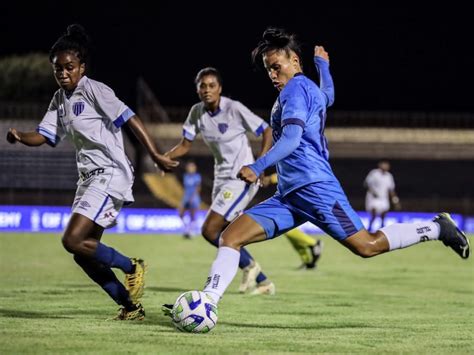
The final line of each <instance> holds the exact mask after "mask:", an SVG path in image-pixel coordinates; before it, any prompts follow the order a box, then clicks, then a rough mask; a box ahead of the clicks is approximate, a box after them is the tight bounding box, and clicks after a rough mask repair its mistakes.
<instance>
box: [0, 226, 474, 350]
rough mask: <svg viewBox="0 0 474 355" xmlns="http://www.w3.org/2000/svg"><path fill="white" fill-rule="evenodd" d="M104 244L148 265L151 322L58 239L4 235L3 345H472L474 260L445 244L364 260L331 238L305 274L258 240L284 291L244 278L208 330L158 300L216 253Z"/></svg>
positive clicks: (169, 244)
mask: <svg viewBox="0 0 474 355" xmlns="http://www.w3.org/2000/svg"><path fill="white" fill-rule="evenodd" d="M103 240H104V242H105V243H106V244H108V245H110V246H113V247H116V248H117V249H119V250H120V251H122V252H123V253H124V254H126V255H129V256H139V257H143V258H144V259H145V260H146V262H147V263H148V265H149V268H148V273H147V279H146V283H147V288H146V292H145V296H144V298H143V304H144V306H145V309H146V312H147V318H146V320H145V321H143V322H114V321H106V319H107V318H110V317H112V316H114V315H115V313H116V309H117V307H116V305H115V304H114V303H113V302H112V301H111V300H110V299H109V298H108V296H107V295H106V294H105V293H104V292H103V291H102V290H100V289H99V287H98V286H96V285H95V284H93V283H92V281H90V280H89V279H88V278H87V276H86V275H85V274H84V273H83V272H82V271H81V270H80V269H79V267H78V266H76V265H75V263H74V262H73V260H72V257H71V255H69V254H68V253H66V252H65V251H64V250H63V249H62V246H61V242H60V236H59V235H45V234H25V235H22V234H2V235H0V281H1V285H2V287H1V289H0V353H2V354H10V353H22V354H23V353H101V354H102V353H203V354H208V353H219V354H220V353H262V352H264V353H289V352H298V353H320V352H338V353H354V352H359V353H369V352H370V353H381V352H390V353H399V352H408V353H474V342H473V340H474V323H473V313H474V262H473V258H472V257H471V259H469V260H467V261H465V260H461V259H460V258H459V257H458V256H457V255H455V254H454V253H453V252H452V251H451V250H450V249H448V248H446V247H444V246H443V245H442V243H439V242H428V243H423V244H421V245H417V246H415V247H412V248H409V249H405V250H400V251H396V252H393V253H389V254H386V255H381V256H378V257H376V258H373V259H365V260H364V259H361V258H359V257H356V256H355V255H353V254H351V253H350V252H349V251H347V250H346V249H345V248H344V247H342V246H341V245H339V244H338V243H337V242H334V241H333V240H331V239H330V238H328V237H324V241H325V249H324V251H323V256H322V258H321V261H320V264H319V268H318V270H316V271H301V270H296V267H297V266H298V264H299V260H298V257H297V255H296V253H295V252H294V251H293V250H292V249H291V246H290V244H289V243H288V242H287V241H286V240H285V239H284V238H283V237H280V238H279V239H277V240H274V241H269V242H265V243H260V244H257V245H252V246H251V247H250V251H251V252H252V253H253V254H254V256H255V257H256V259H257V260H258V261H259V262H260V264H261V265H262V267H263V269H264V271H265V272H266V273H267V275H268V276H269V277H270V278H271V279H272V280H273V281H274V282H275V284H276V286H277V295H276V296H273V297H268V296H267V297H263V296H248V295H239V294H238V293H237V292H236V290H237V287H238V282H239V280H240V277H241V274H240V273H239V274H237V277H236V279H235V280H234V283H233V284H232V285H231V286H230V288H229V291H228V292H227V293H226V295H225V297H224V299H223V300H222V301H221V303H220V304H219V321H218V325H217V327H216V328H215V329H214V330H213V331H212V332H211V333H209V334H206V335H201V334H183V333H179V332H177V331H176V330H174V328H173V326H172V325H171V324H170V321H169V320H168V318H165V317H164V316H163V315H161V312H160V306H161V304H162V303H170V302H174V300H175V299H176V297H177V296H178V294H179V293H181V292H183V291H187V290H191V289H201V287H202V285H203V284H204V281H205V279H206V276H207V272H208V269H209V266H210V264H211V262H212V260H213V258H214V256H215V249H213V248H211V247H210V246H209V245H208V244H207V243H206V242H204V240H203V239H202V238H197V239H194V240H183V239H182V238H181V237H178V236H152V235H126V236H121V235H106V236H104V239H103ZM120 278H123V277H122V275H120Z"/></svg>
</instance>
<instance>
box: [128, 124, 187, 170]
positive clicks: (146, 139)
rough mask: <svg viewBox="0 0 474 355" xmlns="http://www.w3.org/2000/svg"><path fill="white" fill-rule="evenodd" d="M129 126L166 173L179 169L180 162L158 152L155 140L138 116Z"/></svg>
mask: <svg viewBox="0 0 474 355" xmlns="http://www.w3.org/2000/svg"><path fill="white" fill-rule="evenodd" d="M127 124H128V126H129V127H130V129H131V130H132V131H133V133H134V134H135V136H136V137H137V138H138V140H139V141H140V142H141V143H142V144H143V145H144V146H145V148H146V150H147V151H148V154H150V156H151V158H152V159H153V161H154V162H155V163H156V164H157V165H158V166H159V168H160V169H162V170H164V171H170V170H171V169H173V168H175V167H177V166H178V165H179V162H177V161H174V160H172V159H170V158H169V157H167V156H165V155H162V154H160V153H159V152H158V148H157V147H156V145H155V143H154V142H153V139H152V138H151V137H150V135H149V134H148V131H147V130H146V128H145V126H144V125H143V122H142V121H141V120H140V118H139V117H138V116H136V115H135V116H133V117H131V118H130V119H129V120H128V121H127Z"/></svg>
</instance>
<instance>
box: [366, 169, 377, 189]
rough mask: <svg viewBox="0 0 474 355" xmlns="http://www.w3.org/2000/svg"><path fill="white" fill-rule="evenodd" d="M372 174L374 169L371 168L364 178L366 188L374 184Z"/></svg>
mask: <svg viewBox="0 0 474 355" xmlns="http://www.w3.org/2000/svg"><path fill="white" fill-rule="evenodd" d="M374 174H375V173H374V170H371V171H370V172H369V174H368V175H367V177H366V178H365V184H366V185H367V188H371V187H372V185H373V184H374Z"/></svg>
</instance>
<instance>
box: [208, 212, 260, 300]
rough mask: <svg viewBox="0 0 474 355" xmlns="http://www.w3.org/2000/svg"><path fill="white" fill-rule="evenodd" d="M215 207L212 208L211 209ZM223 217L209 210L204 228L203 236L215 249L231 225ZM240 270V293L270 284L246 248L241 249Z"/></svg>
mask: <svg viewBox="0 0 474 355" xmlns="http://www.w3.org/2000/svg"><path fill="white" fill-rule="evenodd" d="M213 206H214V203H213V205H212V206H211V208H212V207H213ZM229 223H230V222H229V221H227V220H226V219H225V218H224V216H223V215H221V214H219V213H217V212H215V211H213V210H209V212H208V214H207V216H206V219H205V220H204V223H203V226H202V235H203V236H204V238H206V240H207V241H208V242H210V243H211V244H212V245H214V246H215V247H219V240H220V236H221V233H222V231H223V230H224V229H225V228H226V227H227V226H228V225H229ZM239 268H240V269H242V271H243V275H242V281H241V283H240V285H239V292H241V293H245V292H247V291H249V290H251V289H253V288H254V287H255V286H256V285H258V284H261V283H264V284H266V283H269V281H268V278H267V276H266V275H265V274H264V273H263V272H262V270H261V267H260V265H259V264H258V263H257V262H256V261H255V260H254V259H253V257H252V256H251V255H250V253H249V252H248V250H247V249H246V248H241V249H240V259H239Z"/></svg>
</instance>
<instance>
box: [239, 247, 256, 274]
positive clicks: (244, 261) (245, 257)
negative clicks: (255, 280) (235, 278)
mask: <svg viewBox="0 0 474 355" xmlns="http://www.w3.org/2000/svg"><path fill="white" fill-rule="evenodd" d="M252 260H253V258H252V256H251V255H250V253H249V252H248V251H247V249H245V248H240V260H239V267H240V268H241V269H243V268H244V267H247V266H249V265H250V263H251V262H252Z"/></svg>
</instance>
